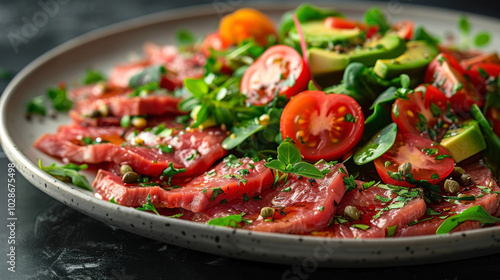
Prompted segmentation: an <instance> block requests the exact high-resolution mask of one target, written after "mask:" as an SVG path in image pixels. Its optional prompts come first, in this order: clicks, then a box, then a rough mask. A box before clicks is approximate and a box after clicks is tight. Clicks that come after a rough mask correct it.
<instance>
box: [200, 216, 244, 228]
mask: <svg viewBox="0 0 500 280" xmlns="http://www.w3.org/2000/svg"><path fill="white" fill-rule="evenodd" d="M245 215H246V214H245V213H241V214H239V215H229V216H226V217H220V218H216V219H212V220H210V221H208V223H207V224H208V225H211V226H219V227H233V228H236V227H241V225H240V224H239V223H241V222H242V221H243V219H242V217H243V216H245Z"/></svg>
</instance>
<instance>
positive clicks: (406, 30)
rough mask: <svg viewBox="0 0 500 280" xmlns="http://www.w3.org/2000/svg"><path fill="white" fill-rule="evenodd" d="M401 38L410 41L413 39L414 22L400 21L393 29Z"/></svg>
mask: <svg viewBox="0 0 500 280" xmlns="http://www.w3.org/2000/svg"><path fill="white" fill-rule="evenodd" d="M392 28H393V29H394V30H395V31H396V32H397V34H398V36H399V37H401V38H403V39H405V40H407V41H409V40H411V39H412V38H413V22H412V21H409V20H404V21H399V22H396V23H395V24H394V26H393V27H392Z"/></svg>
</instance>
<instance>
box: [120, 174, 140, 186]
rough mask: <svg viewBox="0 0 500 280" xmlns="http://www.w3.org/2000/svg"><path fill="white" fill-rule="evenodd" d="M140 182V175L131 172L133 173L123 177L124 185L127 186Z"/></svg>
mask: <svg viewBox="0 0 500 280" xmlns="http://www.w3.org/2000/svg"><path fill="white" fill-rule="evenodd" d="M138 180H139V175H137V173H135V172H131V171H130V172H127V173H125V174H123V177H122V181H123V182H124V183H127V184H133V183H137V181H138Z"/></svg>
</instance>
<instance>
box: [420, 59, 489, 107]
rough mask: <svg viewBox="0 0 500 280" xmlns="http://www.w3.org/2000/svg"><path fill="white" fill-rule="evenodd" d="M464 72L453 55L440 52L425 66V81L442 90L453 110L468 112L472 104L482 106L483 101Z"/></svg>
mask: <svg viewBox="0 0 500 280" xmlns="http://www.w3.org/2000/svg"><path fill="white" fill-rule="evenodd" d="M465 73H466V72H465V70H464V69H463V68H462V67H461V66H460V64H459V63H458V62H457V60H456V59H455V58H454V57H453V56H451V55H449V54H446V53H441V54H439V55H438V56H437V57H436V58H435V59H434V60H433V61H432V62H431V63H430V64H429V66H428V67H427V71H426V72H425V82H426V83H430V84H432V85H433V86H435V87H437V88H439V89H440V90H442V91H443V92H444V93H445V94H446V96H447V97H448V98H450V103H451V106H452V107H453V109H455V111H457V112H468V111H469V108H470V106H472V104H474V103H476V104H478V105H479V106H482V105H483V101H482V100H481V98H480V96H479V94H478V93H476V90H475V89H474V86H473V85H472V84H471V82H470V81H468V80H467V79H465V77H464V74H465Z"/></svg>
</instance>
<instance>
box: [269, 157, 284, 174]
mask: <svg viewBox="0 0 500 280" xmlns="http://www.w3.org/2000/svg"><path fill="white" fill-rule="evenodd" d="M264 166H265V167H267V168H271V169H274V170H278V171H279V172H282V173H286V172H287V171H286V165H285V164H284V163H283V162H281V161H279V160H276V159H275V160H272V161H270V162H267V163H265V164H264Z"/></svg>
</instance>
